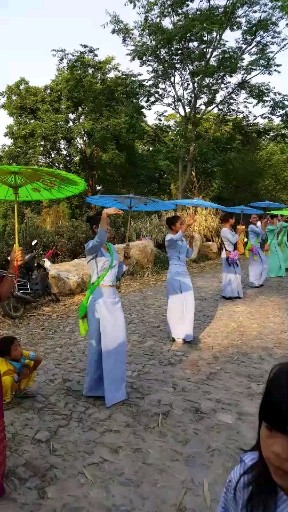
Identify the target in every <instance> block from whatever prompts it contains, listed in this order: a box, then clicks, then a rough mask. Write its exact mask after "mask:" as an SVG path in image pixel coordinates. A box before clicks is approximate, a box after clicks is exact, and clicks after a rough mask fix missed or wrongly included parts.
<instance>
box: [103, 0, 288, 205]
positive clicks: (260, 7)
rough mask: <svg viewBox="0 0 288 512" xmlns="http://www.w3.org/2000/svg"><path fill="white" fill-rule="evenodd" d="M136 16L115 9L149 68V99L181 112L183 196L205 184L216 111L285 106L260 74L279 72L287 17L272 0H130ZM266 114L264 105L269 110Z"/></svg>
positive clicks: (115, 19)
mask: <svg viewBox="0 0 288 512" xmlns="http://www.w3.org/2000/svg"><path fill="white" fill-rule="evenodd" d="M127 3H128V4H130V5H131V6H132V7H133V9H134V10H135V12H136V14H137V16H136V19H135V21H134V22H133V23H132V24H131V25H129V24H128V23H125V22H124V21H123V20H122V19H121V18H120V17H119V16H118V15H117V14H116V13H113V14H111V15H110V23H111V26H112V33H114V34H117V35H118V36H120V38H121V40H122V43H123V45H124V46H125V47H126V48H127V50H128V53H129V55H130V57H131V59H132V60H135V61H138V62H139V63H140V65H141V66H143V67H145V71H146V73H147V75H148V79H147V80H146V84H147V86H148V88H147V90H148V93H147V97H146V100H147V103H148V104H149V105H154V106H156V105H158V106H161V108H162V109H165V110H164V113H163V116H165V115H166V113H167V112H168V113H170V112H171V111H172V112H174V113H175V114H176V115H177V116H178V120H177V131H176V139H177V144H176V147H177V159H178V195H179V196H180V197H183V194H184V192H186V191H187V187H188V186H189V185H190V187H192V189H193V192H194V193H196V194H197V193H198V191H199V183H200V182H201V179H202V176H201V169H199V166H198V165H197V159H196V153H197V148H198V143H199V137H201V135H200V132H201V122H202V120H203V119H204V118H205V116H207V115H209V114H210V113H211V112H218V113H220V114H221V115H225V116H227V115H228V116H231V115H232V116H235V115H237V116H239V115H242V116H243V115H246V116H247V115H250V116H251V114H252V109H253V107H255V106H257V107H262V108H264V109H265V115H266V116H267V115H274V116H275V115H277V113H278V112H279V111H285V107H286V104H287V101H286V100H287V98H286V97H285V96H283V95H280V94H278V93H276V92H275V91H274V90H273V89H272V87H271V86H270V85H269V84H268V83H267V82H262V81H257V78H258V77H260V76H261V75H266V76H269V75H272V74H273V73H274V72H277V71H278V69H279V65H278V63H277V55H278V54H279V53H280V52H281V51H283V50H284V49H285V48H287V46H288V39H287V33H286V32H285V30H284V28H285V27H287V19H286V17H285V14H284V13H283V9H282V8H281V6H280V5H279V3H278V2H275V1H271V0H228V1H227V2H222V1H221V0H215V1H213V2H211V1H210V0H203V1H201V2H191V1H190V0H158V1H157V2H154V1H153V2H151V1H150V0H128V1H127ZM263 115H264V112H263Z"/></svg>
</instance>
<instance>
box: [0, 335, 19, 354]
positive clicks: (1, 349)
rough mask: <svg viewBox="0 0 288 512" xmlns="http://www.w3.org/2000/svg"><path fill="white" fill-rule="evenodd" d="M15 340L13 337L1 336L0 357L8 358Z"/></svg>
mask: <svg viewBox="0 0 288 512" xmlns="http://www.w3.org/2000/svg"><path fill="white" fill-rule="evenodd" d="M15 341H17V338H16V337H15V336H2V338H0V357H9V356H10V355H11V348H12V346H13V345H14V343H15Z"/></svg>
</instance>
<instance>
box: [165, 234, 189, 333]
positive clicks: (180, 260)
mask: <svg viewBox="0 0 288 512" xmlns="http://www.w3.org/2000/svg"><path fill="white" fill-rule="evenodd" d="M165 245H166V251H167V255H168V259H169V270H168V274H167V283H166V293H167V321H168V325H169V329H170V332H171V336H172V338H174V339H178V340H185V341H192V340H193V331H194V312H195V300H194V291H193V286H192V282H191V278H190V275H189V272H188V269H187V266H186V261H187V258H191V257H192V256H193V250H192V249H191V248H190V247H189V246H188V244H187V242H186V239H185V237H184V235H183V233H182V231H179V232H178V233H177V234H176V235H173V234H172V233H169V234H168V235H167V236H166V239H165Z"/></svg>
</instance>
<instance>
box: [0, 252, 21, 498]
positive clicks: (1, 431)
mask: <svg viewBox="0 0 288 512" xmlns="http://www.w3.org/2000/svg"><path fill="white" fill-rule="evenodd" d="M22 263H23V254H22V250H21V249H15V250H14V251H12V254H11V256H10V265H9V270H8V275H7V276H6V277H4V279H3V280H2V281H1V283H0V301H1V302H3V301H5V300H6V299H7V298H8V297H9V296H10V294H11V292H12V290H13V288H14V274H15V272H16V270H17V269H18V267H19V266H20V265H21V264H22ZM5 470H6V435H5V422H4V409H3V389H2V379H1V377H0V497H1V496H3V495H4V494H5V489H4V476H5Z"/></svg>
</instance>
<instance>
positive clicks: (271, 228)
mask: <svg viewBox="0 0 288 512" xmlns="http://www.w3.org/2000/svg"><path fill="white" fill-rule="evenodd" d="M279 231H280V230H279V227H278V220H277V216H276V215H270V220H269V225H268V226H267V228H266V233H267V236H268V247H267V249H268V251H267V252H266V255H267V259H268V277H285V264H284V258H283V253H282V251H281V249H280V247H279V244H278V234H279Z"/></svg>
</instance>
